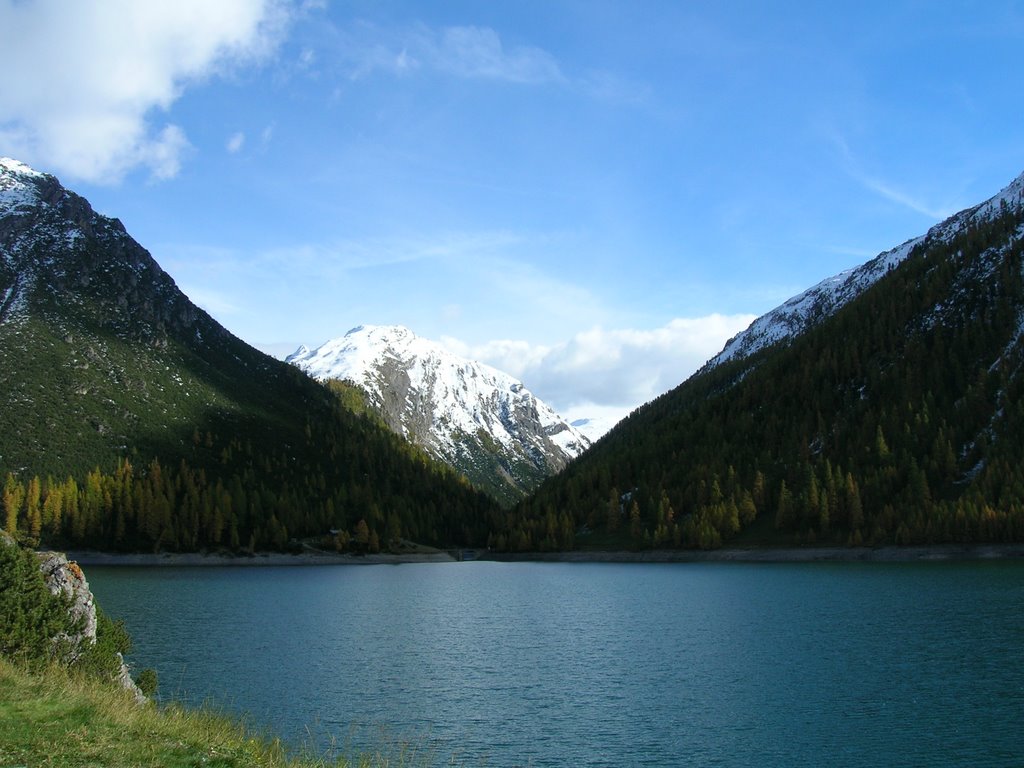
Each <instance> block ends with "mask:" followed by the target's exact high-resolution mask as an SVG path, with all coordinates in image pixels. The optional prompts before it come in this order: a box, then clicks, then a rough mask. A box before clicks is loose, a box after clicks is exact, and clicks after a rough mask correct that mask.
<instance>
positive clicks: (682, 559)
mask: <svg viewBox="0 0 1024 768" xmlns="http://www.w3.org/2000/svg"><path fill="white" fill-rule="evenodd" d="M67 555H68V558H69V559H71V560H75V561H77V562H78V563H79V564H80V565H85V566H90V565H93V566H94V565H118V566H121V565H123V566H147V567H149V566H177V567H194V566H198V567H205V566H212V567H230V566H241V567H253V566H280V565H295V566H298V565H398V564H401V563H453V562H457V558H456V557H454V556H453V555H452V554H450V553H448V552H435V553H430V554H400V555H390V554H377V555H345V554H333V553H323V554H320V553H311V552H306V553H303V554H299V555H291V554H284V553H279V552H269V553H268V552H262V553H256V554H255V555H229V554H202V553H172V552H167V553H157V554H152V553H148V554H147V553H140V554H123V553H113V552H97V551H72V552H68V553H67ZM480 555H481V556H480V558H479V559H481V560H489V561H495V562H538V563H815V562H881V563H909V562H949V561H963V560H968V561H976V560H1011V559H1024V544H974V545H953V544H950V545H931V546H923V547H895V546H890V547H879V548H874V549H873V548H869V547H803V548H787V549H775V548H761V549H757V548H748V549H715V550H709V551H699V550H646V551H641V552H584V551H574V552H526V553H514V554H513V553H495V552H487V553H480Z"/></svg>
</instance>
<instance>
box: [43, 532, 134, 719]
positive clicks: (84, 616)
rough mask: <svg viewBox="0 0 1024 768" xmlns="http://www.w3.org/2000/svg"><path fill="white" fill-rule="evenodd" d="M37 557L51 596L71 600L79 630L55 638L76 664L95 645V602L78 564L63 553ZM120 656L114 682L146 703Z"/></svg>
mask: <svg viewBox="0 0 1024 768" xmlns="http://www.w3.org/2000/svg"><path fill="white" fill-rule="evenodd" d="M38 556H39V570H40V571H42V573H43V579H44V581H45V582H46V586H47V588H48V589H49V590H50V593H51V594H54V595H61V596H63V597H64V599H65V600H67V601H68V613H70V615H71V618H72V619H73V626H75V627H77V628H78V629H77V631H76V632H74V633H73V634H70V635H69V634H67V633H61V635H60V636H58V637H56V638H54V642H56V643H59V644H60V645H61V646H63V647H64V649H65V651H64V653H65V660H66V661H67V663H69V664H74V663H75V662H76V661H78V660H79V659H80V658H81V657H82V654H83V653H85V651H86V649H87V648H88V647H89V646H90V645H94V644H95V643H96V627H97V622H96V600H95V598H94V597H93V594H92V590H91V589H89V582H88V581H86V578H85V574H84V573H83V572H82V569H81V568H80V567H79V566H78V563H76V562H75V561H74V560H68V558H67V556H66V555H64V554H62V553H60V552H40V553H38ZM117 657H118V661H119V662H120V670H119V671H118V672H117V674H116V675H115V677H114V680H115V681H116V682H117V683H119V684H120V685H121V686H122V687H123V688H125V689H126V690H128V691H129V692H130V693H131V694H132V695H133V696H134V697H135V700H136V701H138V702H139V703H142V702H145V701H146V697H145V696H144V695H143V693H142V691H141V690H139V687H138V686H137V685H136V684H135V681H134V680H132V676H131V673H130V672H129V671H128V665H127V664H125V663H124V659H123V658H122V657H121V654H117Z"/></svg>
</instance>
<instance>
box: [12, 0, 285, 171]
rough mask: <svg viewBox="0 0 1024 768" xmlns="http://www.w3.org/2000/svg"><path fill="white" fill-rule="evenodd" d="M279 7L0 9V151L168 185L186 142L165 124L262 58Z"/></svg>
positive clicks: (266, 1) (58, 0)
mask: <svg viewBox="0 0 1024 768" xmlns="http://www.w3.org/2000/svg"><path fill="white" fill-rule="evenodd" d="M289 13H290V9H289V7H288V6H287V5H285V4H284V3H283V2H281V0H218V2H216V3H210V2H207V1H206V0H147V2H138V1H137V0H107V1H106V2H102V3H67V2H63V1H62V0H30V1H29V2H13V1H12V0H0V92H2V93H3V98H2V99H0V151H2V152H3V153H4V154H10V155H12V156H15V157H19V158H22V159H24V160H26V161H28V162H30V163H33V164H36V165H38V166H39V167H42V168H45V169H46V170H53V171H56V172H58V173H62V174H66V175H68V176H71V177H73V178H77V179H84V180H88V181H94V182H113V181H117V180H118V179H120V177H121V176H123V175H124V174H125V173H127V172H128V171H130V170H132V169H133V168H136V167H140V166H141V167H146V168H149V169H150V172H151V173H152V174H153V176H154V177H156V178H159V179H162V178H169V177H171V176H174V175H175V174H176V173H178V170H179V168H180V165H181V160H182V157H183V154H184V153H185V152H186V151H187V150H188V148H189V143H188V139H187V137H186V135H185V133H184V131H183V130H182V128H181V127H180V126H177V125H174V124H172V123H164V124H161V123H162V122H163V120H161V119H160V118H159V116H158V115H157V114H155V113H157V112H159V111H163V112H166V111H167V110H169V109H170V107H171V106H172V105H173V104H174V102H175V101H176V100H177V99H178V98H179V97H180V95H181V93H182V91H183V90H184V89H185V88H186V87H187V86H189V85H191V84H193V83H196V82H198V81H201V80H202V79H204V78H207V77H210V76H212V75H216V74H219V73H223V72H225V71H227V70H229V69H230V68H231V67H234V66H239V65H241V64H249V63H252V62H254V61H257V60H259V59H261V58H264V57H265V56H267V55H268V54H269V53H270V52H271V51H272V50H273V48H274V47H275V46H276V43H277V41H278V40H279V39H280V36H281V33H282V31H283V29H284V27H285V25H286V21H287V18H288V14H289Z"/></svg>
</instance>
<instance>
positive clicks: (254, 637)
mask: <svg viewBox="0 0 1024 768" xmlns="http://www.w3.org/2000/svg"><path fill="white" fill-rule="evenodd" d="M87 576H88V578H89V579H90V582H91V583H92V585H93V588H94V590H95V592H96V593H97V596H98V599H99V600H100V602H101V604H103V605H104V607H105V608H106V609H107V611H108V613H111V614H112V615H114V616H116V617H121V618H124V619H125V622H126V624H127V625H128V628H129V630H130V632H131V634H132V636H133V638H134V639H135V652H134V654H133V656H132V661H133V662H134V663H135V665H136V666H137V667H144V666H153V667H155V668H156V669H157V670H158V672H159V674H160V688H161V695H162V696H163V697H164V698H167V697H171V696H173V697H177V698H182V699H185V700H186V701H189V702H192V703H196V702H199V701H202V700H204V699H212V700H213V701H215V702H217V703H218V704H220V705H223V706H225V707H228V708H230V709H235V710H240V711H246V712H249V713H251V715H252V719H253V720H254V721H255V722H257V723H264V724H267V725H269V726H270V727H271V728H273V729H274V730H275V731H277V732H279V733H281V734H282V735H283V736H284V737H285V738H286V739H289V740H290V741H291V742H293V743H296V744H298V743H301V742H303V741H306V742H309V741H311V740H312V741H313V742H314V743H315V744H316V745H317V746H318V747H319V748H321V749H325V748H326V747H327V746H328V745H329V744H330V743H331V740H332V739H336V740H337V742H338V743H339V744H348V745H350V746H353V747H356V748H358V747H366V746H371V747H372V746H377V745H379V743H380V740H381V738H382V736H381V733H382V729H384V732H386V734H387V737H388V738H396V739H403V740H407V741H410V742H412V743H413V744H416V745H419V748H420V749H421V750H426V751H430V752H432V753H434V754H436V755H438V756H439V760H438V762H440V763H445V762H446V761H447V758H448V757H449V756H451V755H455V757H456V760H457V762H460V763H462V764H465V765H491V766H508V765H527V764H530V765H535V766H588V765H589V766H612V765H614V766H645V765H651V766H666V765H695V766H696V765H701V766H703V765H719V766H757V767H758V768H762V767H764V766H822V765H832V766H871V768H875V767H876V766H943V765H945V766H953V765H956V766H962V765H971V766H982V765H991V766H1011V765H1022V764H1024V737H1022V736H1021V733H1022V732H1024V729H1022V726H1021V722H1022V718H1024V656H1022V648H1024V611H1022V608H1024V564H1020V563H1005V562H1004V563H960V564H956V563H942V564H927V565H925V564H860V563H837V564H800V565H738V564H664V565H652V564H643V565H640V564H636V565H633V564H628V565H624V564H540V563H482V562H477V563H453V564H444V565H439V564H431V565H412V564H410V565H402V566H359V567H332V566H316V567H291V568H222V569H221V568H207V569H199V568H196V569H177V568H167V569H165V568H151V569H137V568H99V567H93V568H90V569H87Z"/></svg>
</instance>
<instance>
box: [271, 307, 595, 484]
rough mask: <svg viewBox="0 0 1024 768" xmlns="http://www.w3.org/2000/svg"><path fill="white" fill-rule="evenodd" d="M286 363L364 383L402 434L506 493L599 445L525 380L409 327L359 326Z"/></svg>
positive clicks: (319, 374) (302, 349) (318, 374)
mask: <svg viewBox="0 0 1024 768" xmlns="http://www.w3.org/2000/svg"><path fill="white" fill-rule="evenodd" d="M286 361H287V362H289V363H291V364H293V365H295V366H297V367H299V368H301V369H302V370H304V371H306V373H308V374H309V375H310V376H313V377H314V378H316V379H318V380H321V381H327V380H332V379H333V380H339V381H347V382H350V383H352V384H354V385H356V386H358V387H360V388H361V389H362V390H363V391H365V393H366V396H367V398H368V401H369V404H370V405H371V407H372V408H373V409H374V410H375V411H377V412H378V413H379V414H380V415H381V417H382V418H383V419H384V421H385V422H386V423H387V424H388V425H389V426H390V427H391V429H393V430H394V431H395V432H396V433H398V434H400V435H402V436H403V437H405V438H406V439H408V440H410V441H412V442H413V443H415V444H417V445H419V446H421V447H422V448H424V449H425V450H426V451H427V452H428V453H430V454H431V455H432V456H434V457H435V458H437V459H439V460H441V461H444V462H446V463H448V464H449V465H451V466H453V467H455V468H456V469H458V470H459V471H461V472H462V473H463V474H465V475H466V476H467V477H468V478H469V479H470V480H472V481H473V482H474V483H476V484H477V485H479V486H481V487H484V488H487V489H489V490H490V491H492V492H494V493H495V494H496V495H497V496H498V497H499V498H502V499H506V500H512V499H515V498H516V497H517V496H521V495H523V494H524V493H526V492H528V491H530V490H532V489H533V488H534V487H535V486H536V485H537V484H538V483H539V482H540V481H541V480H543V479H544V478H545V477H547V476H549V475H552V474H554V473H556V472H558V471H560V470H561V469H562V468H563V467H564V466H565V465H566V464H567V463H568V462H569V461H571V460H572V459H574V458H576V457H577V456H579V455H580V454H581V453H582V452H583V451H584V450H586V449H587V448H588V447H589V445H590V441H589V440H588V439H587V437H586V436H585V435H583V434H582V433H581V432H580V431H578V430H577V429H576V428H575V427H573V426H572V425H571V424H568V423H567V422H566V421H565V420H564V419H562V418H561V417H560V416H558V414H556V413H555V412H554V410H552V409H551V408H550V407H549V406H548V405H547V404H545V403H544V402H543V401H541V400H539V399H538V398H537V397H536V396H535V395H534V394H533V393H532V392H530V391H529V390H528V389H526V387H525V386H523V384H522V382H520V381H518V380H517V379H515V378H513V377H512V376H510V375H508V374H506V373H503V372H501V371H499V370H497V369H495V368H492V367H490V366H488V365H485V364H483V363H479V362H476V361H473V360H467V359H465V358H462V357H459V356H458V355H455V354H452V353H451V352H449V351H448V350H446V349H444V348H443V347H442V346H441V345H440V344H437V343H435V342H432V341H429V340H427V339H423V338H420V337H418V336H416V335H415V334H414V333H413V332H412V331H410V330H408V329H407V328H403V327H401V326H371V325H366V326H358V327H357V328H353V329H352V330H350V331H349V332H348V333H347V334H345V336H343V337H340V338H336V339H332V340H330V341H327V342H325V343H324V344H322V345H320V346H319V347H317V348H316V349H313V350H310V349H309V348H307V347H305V346H302V347H300V348H299V349H298V350H296V351H295V352H294V353H293V354H292V355H290V356H289V357H288V358H286Z"/></svg>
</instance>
